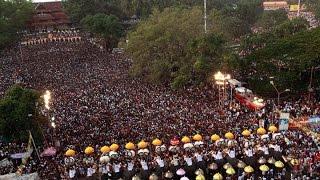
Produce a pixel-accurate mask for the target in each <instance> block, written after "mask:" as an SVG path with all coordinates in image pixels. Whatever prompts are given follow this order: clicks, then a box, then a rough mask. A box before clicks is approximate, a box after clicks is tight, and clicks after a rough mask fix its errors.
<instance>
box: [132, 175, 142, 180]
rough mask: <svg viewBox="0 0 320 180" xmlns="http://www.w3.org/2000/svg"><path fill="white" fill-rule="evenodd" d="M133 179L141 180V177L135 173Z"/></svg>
mask: <svg viewBox="0 0 320 180" xmlns="http://www.w3.org/2000/svg"><path fill="white" fill-rule="evenodd" d="M132 180H140V177H139V176H137V175H134V176H133V177H132Z"/></svg>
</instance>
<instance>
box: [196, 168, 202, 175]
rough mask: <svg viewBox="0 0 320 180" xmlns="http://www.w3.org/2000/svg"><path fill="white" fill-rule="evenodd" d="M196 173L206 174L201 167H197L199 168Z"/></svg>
mask: <svg viewBox="0 0 320 180" xmlns="http://www.w3.org/2000/svg"><path fill="white" fill-rule="evenodd" d="M195 174H196V175H200V174H202V175H203V174H204V172H203V170H202V169H200V168H199V169H197V170H196V172H195Z"/></svg>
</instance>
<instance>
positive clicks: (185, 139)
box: [181, 136, 191, 143]
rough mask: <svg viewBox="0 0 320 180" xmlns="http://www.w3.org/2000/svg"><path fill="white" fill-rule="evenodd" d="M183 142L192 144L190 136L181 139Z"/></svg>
mask: <svg viewBox="0 0 320 180" xmlns="http://www.w3.org/2000/svg"><path fill="white" fill-rule="evenodd" d="M181 141H182V142H183V143H190V142H191V140H190V138H189V137H188V136H184V137H183V138H182V139H181Z"/></svg>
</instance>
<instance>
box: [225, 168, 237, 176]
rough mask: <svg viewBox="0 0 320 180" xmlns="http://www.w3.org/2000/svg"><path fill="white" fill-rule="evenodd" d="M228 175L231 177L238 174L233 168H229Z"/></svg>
mask: <svg viewBox="0 0 320 180" xmlns="http://www.w3.org/2000/svg"><path fill="white" fill-rule="evenodd" d="M226 173H227V174H229V175H234V174H235V173H236V171H235V170H234V169H233V168H232V167H229V168H228V169H227V170H226Z"/></svg>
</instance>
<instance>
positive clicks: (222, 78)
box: [214, 71, 231, 107]
mask: <svg viewBox="0 0 320 180" xmlns="http://www.w3.org/2000/svg"><path fill="white" fill-rule="evenodd" d="M214 79H215V81H216V84H217V85H218V89H219V106H220V107H221V106H222V105H223V104H224V101H225V99H226V85H227V84H228V82H227V81H228V80H229V79H231V76H230V74H223V73H221V72H220V71H218V72H217V73H216V74H214Z"/></svg>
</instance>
